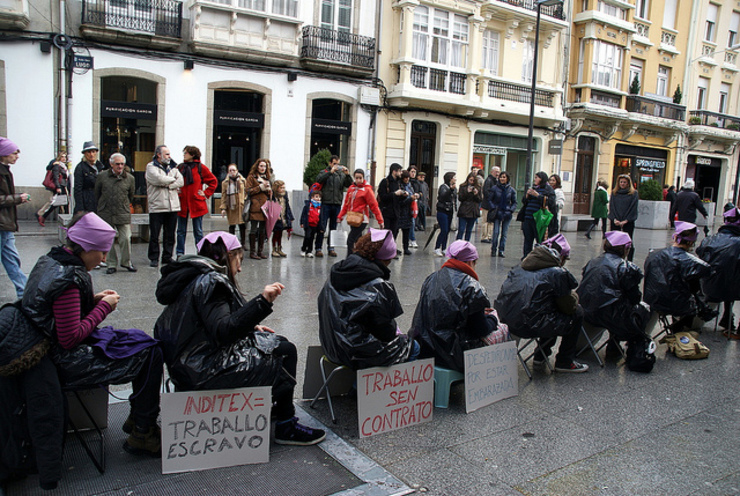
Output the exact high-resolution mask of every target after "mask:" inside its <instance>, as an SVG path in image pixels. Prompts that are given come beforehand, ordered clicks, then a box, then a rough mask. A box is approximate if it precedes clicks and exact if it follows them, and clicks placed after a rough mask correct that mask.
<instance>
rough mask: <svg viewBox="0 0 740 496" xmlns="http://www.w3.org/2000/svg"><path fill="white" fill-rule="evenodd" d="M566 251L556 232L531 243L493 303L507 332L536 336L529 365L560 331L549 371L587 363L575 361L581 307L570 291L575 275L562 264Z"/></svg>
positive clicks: (580, 367)
mask: <svg viewBox="0 0 740 496" xmlns="http://www.w3.org/2000/svg"><path fill="white" fill-rule="evenodd" d="M568 255H570V245H569V244H568V240H567V239H565V236H563V235H562V234H558V235H557V236H555V237H553V238H550V239H548V240H547V241H545V242H544V243H542V244H541V245H537V246H535V248H534V249H533V250H532V251H531V252H530V253H529V254H528V255H527V256H526V257H525V258H524V260H522V263H521V265H519V266H517V267H514V268H513V269H512V270H511V272H509V275H508V276H507V278H506V280H505V281H504V284H503V285H502V286H501V291H500V292H499V294H498V297H497V298H496V301H495V302H494V304H493V307H494V308H495V309H496V311H497V312H498V315H499V318H500V319H501V321H502V322H504V323H505V324H507V325H508V326H509V331H510V332H511V334H512V335H513V336H518V337H520V338H527V339H528V338H542V339H540V344H541V347H540V348H539V350H538V351H537V353H536V354H535V356H534V363H535V365H542V364H544V362H545V359H546V357H549V356H550V354H551V353H552V347H553V345H554V344H555V340H556V339H557V337H558V336H562V339H561V341H560V348H559V349H558V354H557V356H556V357H555V371H556V372H571V373H579V372H586V371H587V370H588V365H586V364H584V363H579V362H576V361H575V356H576V352H577V347H578V335H579V333H580V332H581V325H582V324H583V308H581V306H580V305H579V304H578V294H577V293H576V292H575V289H576V287H577V286H578V281H576V278H575V277H573V274H571V273H570V272H568V269H566V268H565V267H564V265H565V261H566V260H567V259H568ZM513 336H512V337H513ZM547 359H549V358H547Z"/></svg>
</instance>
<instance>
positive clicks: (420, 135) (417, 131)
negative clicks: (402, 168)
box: [408, 121, 442, 209]
mask: <svg viewBox="0 0 740 496" xmlns="http://www.w3.org/2000/svg"><path fill="white" fill-rule="evenodd" d="M436 146H437V124H435V123H434V122H428V121H413V122H412V123H411V144H410V149H409V163H408V165H409V166H411V165H415V166H416V170H417V174H418V172H424V173H426V179H425V181H426V183H427V184H428V185H429V196H430V198H429V206H430V207H431V208H432V209H433V208H434V205H436V204H437V200H436V199H437V188H436V187H435V186H439V185H440V184H442V178H439V181H438V182H437V184H435V180H436V179H437V177H436V171H435V167H434V158H435V157H434V151H435V149H436Z"/></svg>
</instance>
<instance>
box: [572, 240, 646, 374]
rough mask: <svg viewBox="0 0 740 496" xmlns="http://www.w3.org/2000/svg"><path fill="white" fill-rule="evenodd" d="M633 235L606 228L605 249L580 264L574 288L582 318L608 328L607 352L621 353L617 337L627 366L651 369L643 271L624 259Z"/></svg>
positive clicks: (612, 355) (640, 369)
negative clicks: (622, 344)
mask: <svg viewBox="0 0 740 496" xmlns="http://www.w3.org/2000/svg"><path fill="white" fill-rule="evenodd" d="M631 247H632V239H631V238H630V236H629V234H627V233H626V232H622V231H609V232H608V233H606V235H605V238H604V253H602V254H601V255H600V256H598V257H596V258H594V259H593V260H591V261H589V262H588V263H587V264H586V266H585V267H584V268H583V278H582V279H581V284H579V286H578V289H577V290H576V292H577V293H578V296H579V301H580V304H581V306H582V307H583V311H584V320H585V321H586V322H588V323H590V324H592V325H594V326H597V327H602V328H605V329H607V330H608V332H609V336H610V339H609V342H608V344H607V345H606V354H607V356H611V357H618V358H621V357H622V352H621V350H620V349H619V346H620V345H619V342H620V341H627V360H626V364H627V367H628V368H629V369H630V370H635V371H638V372H650V370H652V368H653V363H654V362H655V356H654V355H653V354H652V352H651V351H650V350H652V349H653V348H654V346H655V345H654V344H653V342H652V340H651V339H650V336H648V335H647V334H646V332H645V328H646V327H647V324H648V321H649V320H650V308H649V307H648V306H647V305H646V304H645V303H642V292H641V291H640V282H641V281H642V277H643V276H642V271H641V270H640V268H639V267H638V266H637V265H635V264H633V263H632V262H628V261H627V256H628V255H629V252H630V248H631Z"/></svg>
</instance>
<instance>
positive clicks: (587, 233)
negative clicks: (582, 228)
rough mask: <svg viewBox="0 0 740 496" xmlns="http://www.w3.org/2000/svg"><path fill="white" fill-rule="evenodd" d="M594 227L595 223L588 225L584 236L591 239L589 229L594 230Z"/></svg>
mask: <svg viewBox="0 0 740 496" xmlns="http://www.w3.org/2000/svg"><path fill="white" fill-rule="evenodd" d="M594 227H596V224H591V225H590V226H588V230H587V231H586V237H587V238H588V239H591V231H593V230H594Z"/></svg>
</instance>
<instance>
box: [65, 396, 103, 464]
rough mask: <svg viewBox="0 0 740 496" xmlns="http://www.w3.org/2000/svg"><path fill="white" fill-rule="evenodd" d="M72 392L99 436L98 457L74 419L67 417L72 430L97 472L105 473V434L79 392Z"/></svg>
mask: <svg viewBox="0 0 740 496" xmlns="http://www.w3.org/2000/svg"><path fill="white" fill-rule="evenodd" d="M72 394H74V396H75V398H77V401H78V402H79V404H80V406H81V407H82V410H83V411H84V412H85V415H87V418H88V420H90V423H91V424H92V425H93V428H94V430H95V432H96V433H97V436H98V438H99V447H98V451H99V453H100V455H99V457H97V458H96V457H95V455H94V454H93V452H92V449H90V446H89V445H88V444H87V441H85V439H84V438H83V437H82V434H81V433H80V431H79V430H78V429H77V426H76V425H75V423H74V421H73V420H72V419H71V418H69V419H68V422H69V424H70V425H71V426H72V430H73V431H74V433H75V437H76V438H77V439H78V440H79V441H80V443H81V444H82V447H83V448H84V450H85V452H86V453H87V456H88V457H89V458H90V460H91V461H92V462H93V465H95V468H96V469H98V472H100V474H101V475H102V474H104V473H105V435H104V434H103V430H102V429H101V428H100V427H99V426H98V423H97V422H95V418H94V417H93V416H92V414H91V413H90V410H88V408H87V405H85V403H84V402H83V401H82V398H80V395H79V393H78V392H77V391H72Z"/></svg>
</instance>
